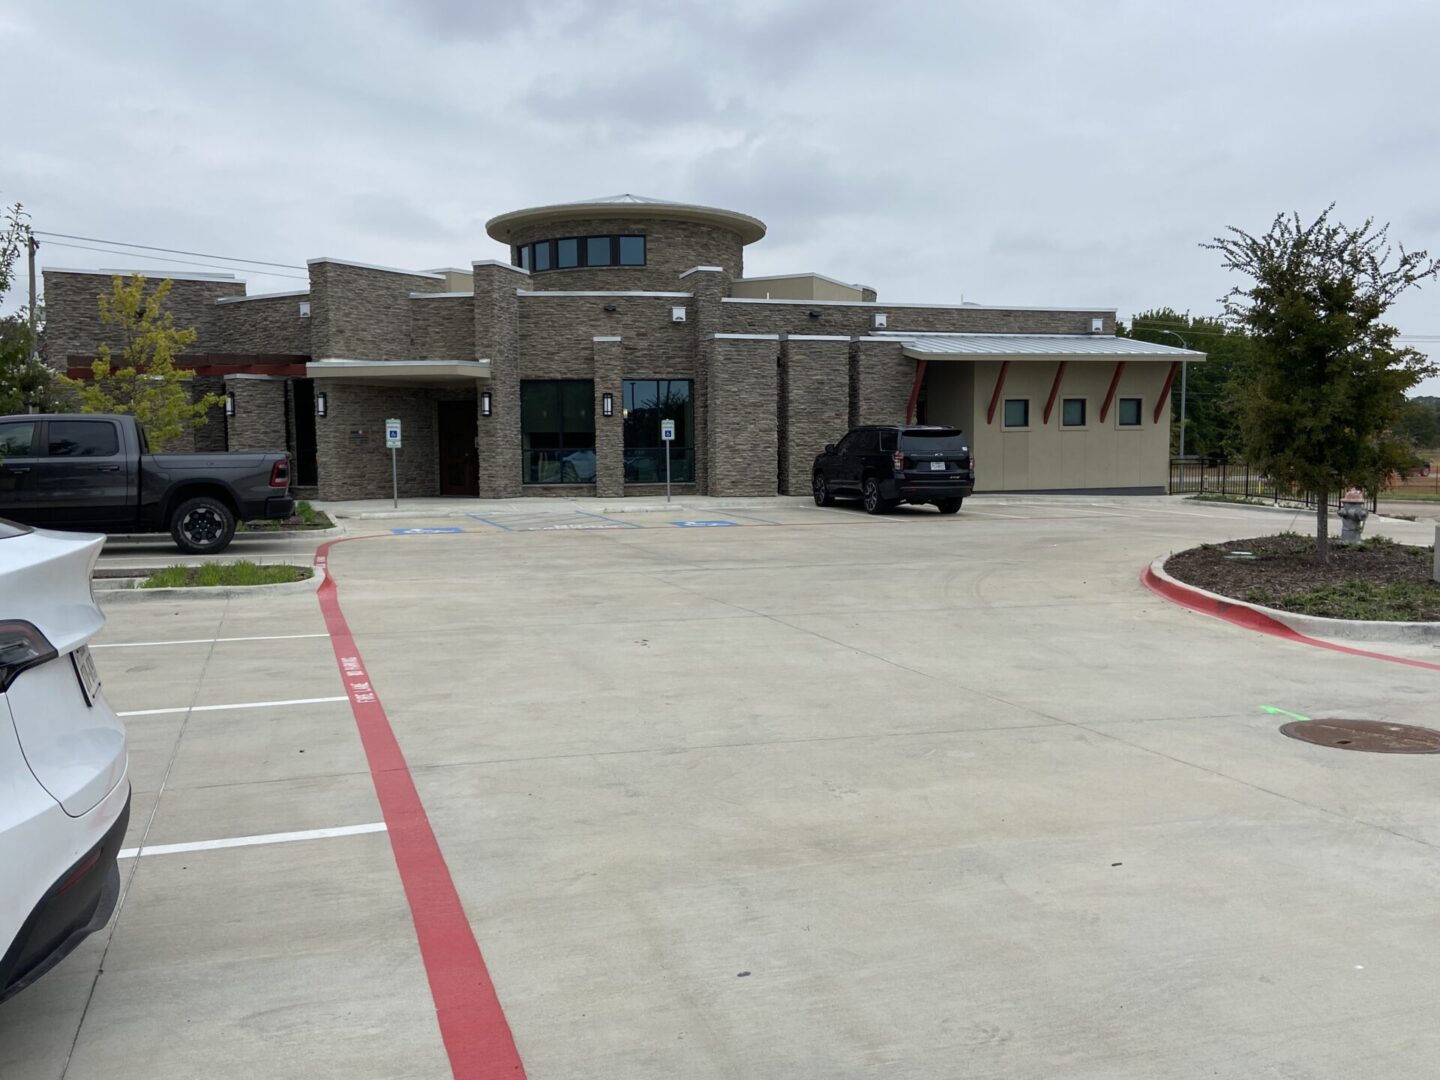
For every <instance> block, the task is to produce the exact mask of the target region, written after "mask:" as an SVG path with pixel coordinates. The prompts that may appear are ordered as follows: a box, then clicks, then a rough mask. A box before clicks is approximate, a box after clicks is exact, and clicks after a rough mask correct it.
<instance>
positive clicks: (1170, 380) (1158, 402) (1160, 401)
mask: <svg viewBox="0 0 1440 1080" xmlns="http://www.w3.org/2000/svg"><path fill="white" fill-rule="evenodd" d="M1179 374H1180V361H1179V360H1176V361H1174V362H1173V363H1171V365H1170V374H1169V375H1166V376H1165V385H1164V386H1163V387H1161V388H1160V396H1159V397H1157V398H1156V399H1155V423H1157V424H1158V423H1159V422H1160V414H1161V413H1163V412H1164V411H1165V406H1166V405H1168V404H1169V403H1170V388H1171V387H1172V386H1174V385H1175V376H1176V375H1179Z"/></svg>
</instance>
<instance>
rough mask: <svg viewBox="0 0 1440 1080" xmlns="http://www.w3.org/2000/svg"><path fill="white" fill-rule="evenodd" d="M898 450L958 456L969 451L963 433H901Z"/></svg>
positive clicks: (967, 440)
mask: <svg viewBox="0 0 1440 1080" xmlns="http://www.w3.org/2000/svg"><path fill="white" fill-rule="evenodd" d="M900 449H901V450H906V451H911V452H914V453H919V454H946V453H954V454H958V453H959V452H960V451H962V450H969V449H970V440H969V439H967V438H966V437H965V433H964V432H963V431H902V432H901V433H900Z"/></svg>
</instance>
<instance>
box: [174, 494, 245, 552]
mask: <svg viewBox="0 0 1440 1080" xmlns="http://www.w3.org/2000/svg"><path fill="white" fill-rule="evenodd" d="M170 536H171V538H172V539H173V540H174V541H175V546H176V547H178V548H179V549H180V550H181V551H183V552H186V553H187V554H190V555H213V554H215V553H216V552H217V551H224V550H225V549H226V548H227V547H229V546H230V541H231V540H233V539H234V538H235V515H234V514H232V513H231V512H230V508H229V507H228V506H226V505H225V504H224V503H223V502H221V501H220V500H219V499H215V498H211V497H210V496H209V495H201V496H200V497H199V498H195V499H186V500H185V501H184V502H183V503H181V504H180V505H179V506H177V507H176V508H175V512H174V513H173V514H171V515H170Z"/></svg>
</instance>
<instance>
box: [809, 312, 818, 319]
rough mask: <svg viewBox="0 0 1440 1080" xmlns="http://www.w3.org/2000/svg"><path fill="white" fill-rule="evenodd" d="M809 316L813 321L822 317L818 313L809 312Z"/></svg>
mask: <svg viewBox="0 0 1440 1080" xmlns="http://www.w3.org/2000/svg"><path fill="white" fill-rule="evenodd" d="M809 315H810V318H812V319H818V318H819V317H820V313H819V312H818V311H812V312H809Z"/></svg>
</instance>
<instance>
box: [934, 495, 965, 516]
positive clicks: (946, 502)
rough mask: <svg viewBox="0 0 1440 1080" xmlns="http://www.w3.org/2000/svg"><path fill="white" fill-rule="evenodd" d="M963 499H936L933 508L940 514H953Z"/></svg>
mask: <svg viewBox="0 0 1440 1080" xmlns="http://www.w3.org/2000/svg"><path fill="white" fill-rule="evenodd" d="M963 501H964V499H963V498H962V499H936V500H935V509H936V510H939V511H940V513H942V514H954V513H956V512H958V511H959V509H960V504H961V503H962V502H963Z"/></svg>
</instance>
